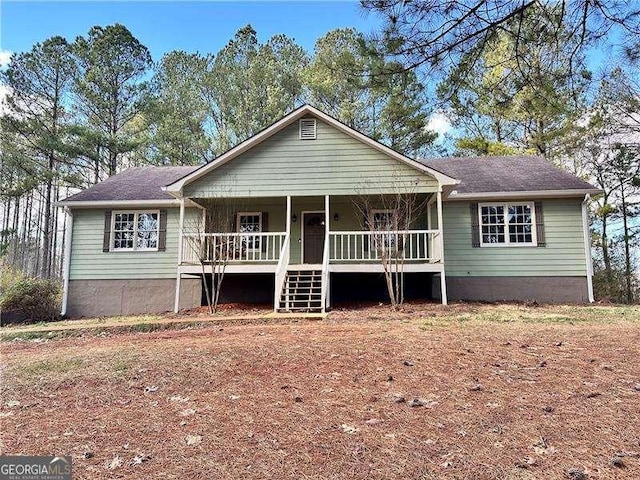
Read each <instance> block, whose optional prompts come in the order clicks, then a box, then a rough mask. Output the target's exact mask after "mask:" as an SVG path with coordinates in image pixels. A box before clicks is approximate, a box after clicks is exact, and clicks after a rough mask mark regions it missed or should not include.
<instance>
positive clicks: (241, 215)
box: [176, 192, 447, 311]
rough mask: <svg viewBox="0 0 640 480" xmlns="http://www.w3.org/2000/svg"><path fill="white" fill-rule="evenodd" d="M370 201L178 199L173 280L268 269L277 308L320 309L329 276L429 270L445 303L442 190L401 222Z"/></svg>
mask: <svg viewBox="0 0 640 480" xmlns="http://www.w3.org/2000/svg"><path fill="white" fill-rule="evenodd" d="M370 200H371V201H366V200H365V201H363V199H361V198H358V197H354V196H334V195H332V196H330V195H325V196H322V197H321V196H308V197H303V196H295V197H294V196H286V197H258V198H256V197H250V198H233V199H229V198H226V199H211V198H189V199H183V200H182V202H181V208H180V238H179V248H178V257H179V258H178V273H177V282H178V284H179V282H180V279H181V278H182V276H183V275H194V274H202V272H203V271H204V272H205V273H208V274H210V273H212V272H213V271H214V269H215V268H220V267H224V271H225V272H226V273H232V274H237V273H269V274H273V275H274V276H275V288H274V309H275V310H276V311H291V310H301V309H303V310H320V311H325V310H326V309H327V308H329V307H330V295H329V291H330V278H331V277H330V274H331V273H356V272H361V273H383V272H384V271H385V270H387V271H388V270H389V269H392V270H397V271H400V272H406V273H410V272H431V273H436V274H438V277H439V278H440V293H441V299H442V303H445V304H446V302H447V298H446V286H445V278H444V262H443V242H442V196H441V193H440V192H433V193H428V194H422V195H421V196H420V198H419V203H418V206H419V208H418V209H417V211H416V212H414V213H415V214H414V215H413V217H414V218H412V219H411V221H409V222H405V223H403V222H398V221H397V220H396V219H395V217H394V215H395V213H394V212H393V209H391V208H389V207H390V206H392V203H393V202H384V201H382V202H380V201H379V198H377V197H371V198H370ZM363 205H365V206H366V208H364V207H363ZM188 206H191V207H196V208H188ZM426 288H428V287H427V286H425V289H426ZM176 291H177V292H178V291H179V288H178V289H177V290H176ZM178 302H179V298H178V295H176V305H178Z"/></svg>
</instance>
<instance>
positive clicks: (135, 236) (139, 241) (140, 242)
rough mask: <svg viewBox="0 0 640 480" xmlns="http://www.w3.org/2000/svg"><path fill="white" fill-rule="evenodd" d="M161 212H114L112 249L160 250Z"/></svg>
mask: <svg viewBox="0 0 640 480" xmlns="http://www.w3.org/2000/svg"><path fill="white" fill-rule="evenodd" d="M159 216H160V212H159V211H157V210H155V211H132V212H113V224H112V228H111V232H112V236H111V238H112V241H111V250H113V251H118V250H120V251H125V250H158V238H159V232H160V222H159Z"/></svg>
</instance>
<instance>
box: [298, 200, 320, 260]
mask: <svg viewBox="0 0 640 480" xmlns="http://www.w3.org/2000/svg"><path fill="white" fill-rule="evenodd" d="M324 220H325V219H324V212H317V213H316V212H313V213H305V214H304V218H303V219H302V221H303V222H304V223H303V225H304V238H303V245H302V248H303V261H304V263H322V253H323V250H324V233H325V232H324Z"/></svg>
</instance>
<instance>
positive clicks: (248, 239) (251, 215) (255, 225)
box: [237, 212, 262, 250]
mask: <svg viewBox="0 0 640 480" xmlns="http://www.w3.org/2000/svg"><path fill="white" fill-rule="evenodd" d="M237 230H238V232H239V233H260V232H262V213H261V212H239V213H238V217H237ZM241 242H242V248H243V250H260V237H259V236H255V235H243V236H242V237H241Z"/></svg>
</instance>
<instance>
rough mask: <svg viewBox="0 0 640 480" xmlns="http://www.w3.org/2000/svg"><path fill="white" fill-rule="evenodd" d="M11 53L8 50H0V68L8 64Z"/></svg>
mask: <svg viewBox="0 0 640 480" xmlns="http://www.w3.org/2000/svg"><path fill="white" fill-rule="evenodd" d="M11 55H13V52H10V51H9V50H0V68H5V67H6V66H7V65H9V61H10V60H11Z"/></svg>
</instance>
